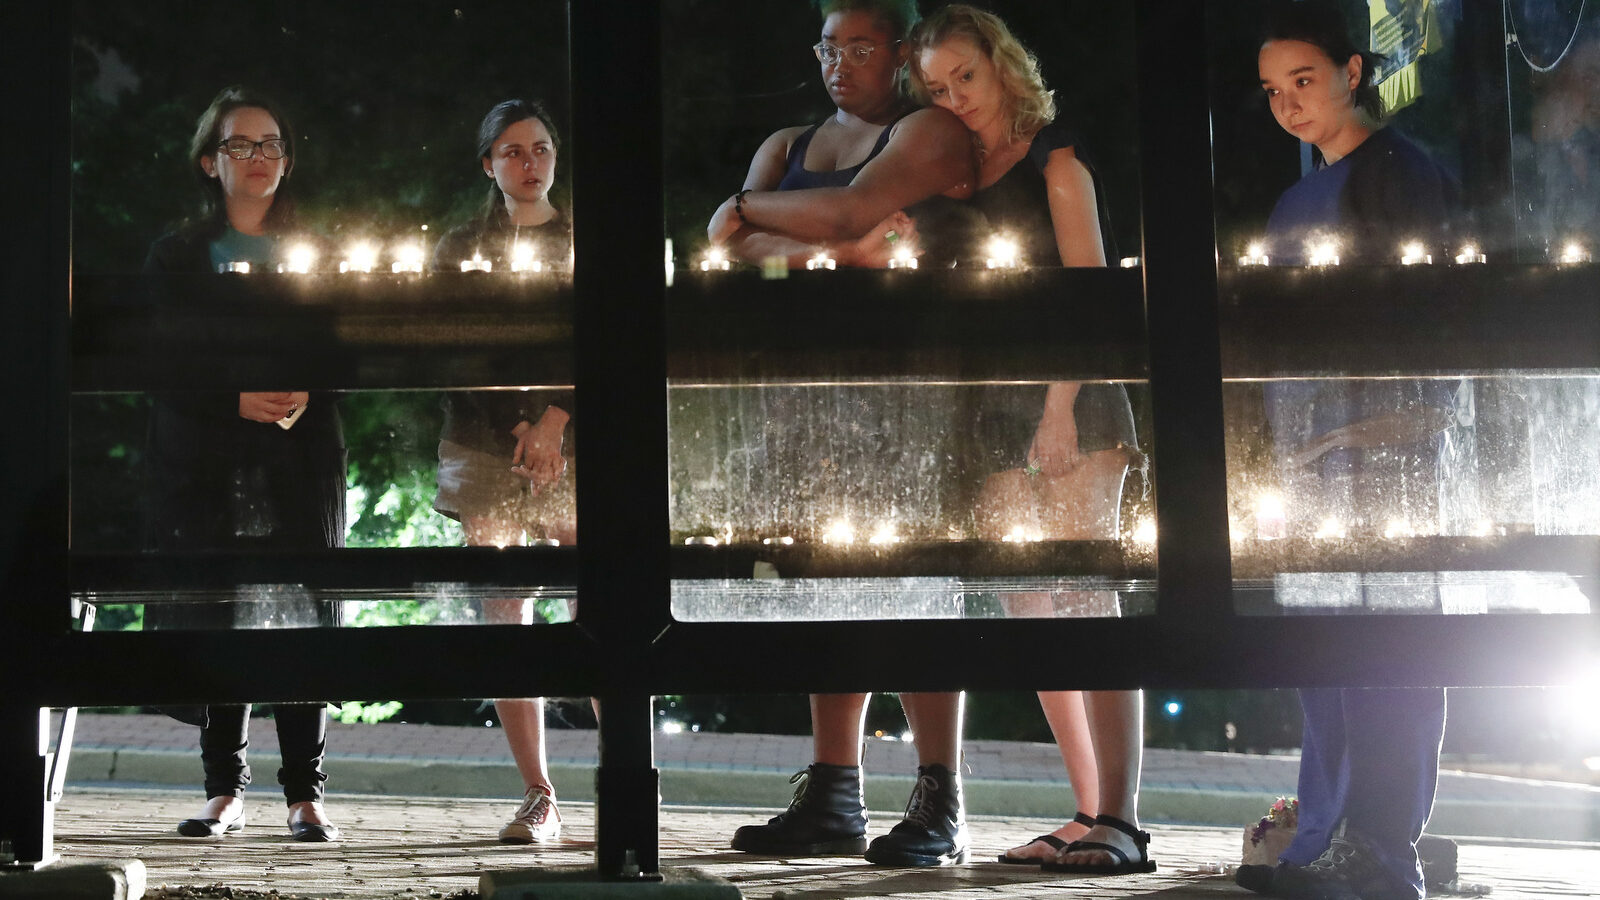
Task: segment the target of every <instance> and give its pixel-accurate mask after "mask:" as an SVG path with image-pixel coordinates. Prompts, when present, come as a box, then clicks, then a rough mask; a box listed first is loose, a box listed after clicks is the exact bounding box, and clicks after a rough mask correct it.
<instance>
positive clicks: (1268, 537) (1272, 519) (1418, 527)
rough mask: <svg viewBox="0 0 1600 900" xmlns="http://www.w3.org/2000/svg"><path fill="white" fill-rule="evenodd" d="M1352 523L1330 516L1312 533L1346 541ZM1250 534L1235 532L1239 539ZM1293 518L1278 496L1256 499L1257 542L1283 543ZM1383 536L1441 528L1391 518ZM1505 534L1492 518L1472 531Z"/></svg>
mask: <svg viewBox="0 0 1600 900" xmlns="http://www.w3.org/2000/svg"><path fill="white" fill-rule="evenodd" d="M1350 530H1351V526H1350V523H1348V522H1346V521H1344V520H1343V519H1341V518H1339V517H1338V516H1326V517H1324V518H1323V519H1322V520H1321V521H1320V522H1318V523H1317V528H1316V530H1315V531H1314V532H1312V535H1311V536H1312V537H1313V538H1316V539H1317V540H1326V541H1342V540H1344V539H1345V538H1347V537H1349V536H1350ZM1244 533H1246V532H1241V530H1240V529H1237V528H1235V529H1234V535H1235V537H1236V538H1238V537H1241V536H1242V535H1243V534H1244ZM1288 533H1289V516H1288V510H1287V508H1286V507H1285V506H1284V502H1283V498H1282V497H1281V496H1279V495H1277V494H1274V493H1265V494H1262V495H1260V496H1259V497H1257V498H1256V505H1255V539H1256V540H1259V541H1275V540H1281V539H1283V538H1285V537H1287V536H1288ZM1381 533H1382V535H1383V537H1384V538H1385V539H1386V540H1396V539H1398V538H1410V537H1419V536H1423V535H1430V534H1437V533H1438V528H1437V527H1435V526H1434V525H1433V524H1432V523H1429V522H1415V521H1412V520H1410V519H1407V518H1404V517H1398V516H1397V517H1391V518H1389V519H1387V520H1385V521H1384V523H1383V529H1382V532H1381ZM1501 533H1504V529H1502V528H1501V527H1499V526H1497V525H1495V523H1493V522H1491V521H1489V520H1488V519H1481V520H1479V521H1478V522H1477V523H1476V524H1475V525H1474V526H1473V527H1472V529H1471V531H1470V532H1469V536H1471V537H1491V536H1493V535H1495V534H1501Z"/></svg>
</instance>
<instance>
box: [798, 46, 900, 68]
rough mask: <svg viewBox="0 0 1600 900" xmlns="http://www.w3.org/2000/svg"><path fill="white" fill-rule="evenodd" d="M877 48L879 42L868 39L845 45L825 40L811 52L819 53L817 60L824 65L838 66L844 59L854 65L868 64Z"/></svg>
mask: <svg viewBox="0 0 1600 900" xmlns="http://www.w3.org/2000/svg"><path fill="white" fill-rule="evenodd" d="M894 43H896V44H898V43H900V42H899V41H895V42H894ZM876 49H878V45H877V44H869V43H867V42H866V41H854V42H852V43H849V44H845V45H844V46H843V47H840V46H839V45H838V44H830V43H828V42H827V41H823V42H821V43H819V44H817V45H816V46H814V47H812V48H811V52H812V53H815V54H816V55H817V62H820V63H822V64H823V65H828V66H836V65H838V64H839V60H841V59H842V60H845V61H846V62H849V63H850V64H851V65H853V66H861V65H866V62H867V60H869V59H871V58H872V51H874V50H876Z"/></svg>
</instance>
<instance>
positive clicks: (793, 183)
mask: <svg viewBox="0 0 1600 900" xmlns="http://www.w3.org/2000/svg"><path fill="white" fill-rule="evenodd" d="M913 112H915V110H906V111H905V112H903V113H901V114H900V115H898V116H896V117H895V120H894V122H890V123H889V124H887V125H885V126H883V131H882V132H880V133H879V134H878V142H877V143H876V144H873V145H872V152H871V153H868V154H867V158H866V159H864V160H862V161H861V162H860V163H859V164H857V165H854V166H851V167H849V168H848V169H835V170H834V171H832V172H813V171H811V170H810V169H808V168H806V150H808V149H809V148H810V147H811V138H812V136H813V135H815V134H816V133H817V129H819V128H821V127H822V125H823V123H822V122H818V123H817V124H815V125H813V126H811V127H810V128H807V129H806V131H805V133H804V134H802V135H800V137H798V138H796V139H795V142H794V145H793V146H791V147H790V148H789V158H788V159H787V160H786V163H787V168H786V169H785V171H784V173H783V180H781V181H779V182H778V190H780V191H803V190H805V189H807V188H820V187H844V186H846V185H848V184H849V183H850V182H852V181H854V180H855V178H856V175H857V174H859V173H860V172H861V170H862V169H864V168H866V166H867V163H869V162H872V160H873V158H874V157H876V156H877V155H878V154H879V153H882V152H883V148H884V147H887V146H888V145H889V131H890V129H892V128H894V126H895V122H899V121H900V120H901V119H903V118H905V117H906V116H909V115H911V113H913Z"/></svg>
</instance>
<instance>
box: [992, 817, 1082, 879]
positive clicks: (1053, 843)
mask: <svg viewBox="0 0 1600 900" xmlns="http://www.w3.org/2000/svg"><path fill="white" fill-rule="evenodd" d="M1072 821H1074V822H1077V823H1078V824H1079V825H1083V826H1086V827H1089V828H1093V827H1094V816H1091V815H1089V814H1088V813H1086V812H1081V811H1080V812H1079V813H1077V814H1076V815H1074V816H1073V817H1072ZM1029 844H1044V845H1045V846H1047V847H1049V848H1050V849H1052V850H1054V851H1056V853H1057V854H1060V853H1061V851H1063V850H1065V849H1067V846H1068V845H1067V842H1066V841H1063V840H1062V839H1061V838H1058V837H1056V836H1055V835H1053V834H1041V835H1039V836H1038V837H1036V838H1034V839H1033V840H1031V841H1029V842H1028V843H1027V844H1023V845H1022V846H1024V847H1026V846H1028V845H1029ZM1000 861H1001V862H1003V863H1011V864H1013V865H1018V866H1034V865H1039V864H1040V862H1041V860H1040V859H1039V857H1037V856H1035V857H1033V858H1031V859H1030V858H1029V857H1026V856H1011V855H1009V854H1008V853H1002V854H1000Z"/></svg>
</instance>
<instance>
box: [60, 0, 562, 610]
mask: <svg viewBox="0 0 1600 900" xmlns="http://www.w3.org/2000/svg"><path fill="white" fill-rule="evenodd" d="M191 13H192V10H190V9H189V7H188V6H187V5H184V4H178V3H164V4H157V5H156V6H154V7H151V6H146V7H142V8H140V9H139V10H137V11H129V10H111V9H102V8H100V7H98V6H90V5H88V4H78V5H76V6H75V8H74V12H73V29H74V43H73V56H74V79H73V85H72V91H73V94H72V96H73V108H72V127H73V148H74V150H73V159H72V178H73V182H72V187H73V197H72V223H73V224H72V240H73V352H74V360H73V367H74V369H73V378H74V389H75V391H76V392H77V393H76V394H75V397H74V401H73V406H72V416H73V421H72V428H73V471H72V478H73V492H72V494H73V498H74V510H73V513H74V515H73V551H74V553H75V554H78V555H79V561H78V564H77V565H76V566H75V570H77V571H80V572H87V573H88V574H86V575H84V577H83V578H82V579H80V581H81V582H82V583H81V584H80V585H79V588H80V590H79V591H78V593H79V595H80V596H83V597H87V598H91V599H93V600H94V601H95V602H96V603H97V604H101V605H109V604H113V603H115V602H132V601H138V602H140V603H144V602H148V604H149V610H148V612H149V613H150V615H149V616H147V617H146V618H145V621H150V622H153V621H157V620H162V619H163V617H166V616H168V611H171V610H179V612H178V613H177V614H176V617H177V619H182V620H185V622H186V623H187V625H188V626H194V627H311V626H318V625H329V624H334V623H343V624H350V625H366V624H395V623H410V622H417V623H421V622H434V621H437V622H460V621H483V620H493V621H517V620H531V621H541V620H543V621H565V620H567V619H569V618H570V615H571V607H572V604H573V593H574V590H573V588H572V587H571V585H572V584H573V583H574V572H573V566H572V565H571V560H572V557H571V554H570V553H566V554H565V555H560V554H556V555H552V554H548V553H546V554H545V557H544V558H549V559H552V560H553V561H554V562H553V563H552V567H551V568H550V570H549V571H550V573H551V574H550V575H549V576H548V577H544V576H538V575H537V573H538V572H542V571H543V570H542V569H538V568H537V567H534V568H532V569H528V570H522V569H518V570H516V572H517V574H516V576H515V577H514V578H513V577H511V576H507V575H504V574H482V573H478V572H474V574H473V576H472V577H474V578H478V577H482V578H483V580H484V581H489V582H493V581H495V580H499V581H501V582H505V581H508V580H510V581H512V583H513V584H516V583H518V582H525V581H527V580H529V579H530V576H529V575H528V574H527V571H533V572H534V573H535V576H532V580H533V581H535V582H536V584H535V586H528V587H515V586H499V587H497V586H494V585H493V584H488V585H485V584H479V583H474V584H472V585H467V584H460V583H457V582H458V581H459V579H460V578H461V577H462V575H461V573H460V567H459V566H457V567H456V568H455V569H454V570H451V569H450V565H449V564H448V563H445V564H442V565H441V566H440V567H439V571H437V572H430V573H428V575H427V576H426V577H425V579H424V577H422V576H419V579H418V582H417V583H415V584H402V585H395V586H394V587H393V588H392V589H381V590H380V589H378V588H376V587H372V586H368V585H362V584H359V583H357V582H359V581H360V578H359V577H351V576H348V575H346V574H343V573H345V572H349V571H360V564H359V563H351V565H352V566H355V567H356V568H355V569H353V570H352V569H342V568H341V567H339V566H333V567H326V570H325V571H324V572H323V573H322V574H320V575H315V577H317V578H320V579H321V581H319V582H317V584H319V585H320V586H319V587H317V588H316V589H315V590H312V589H308V588H306V587H304V586H302V585H299V584H287V585H286V584H278V583H275V582H272V581H271V574H273V573H271V572H269V571H265V570H266V569H267V568H268V567H267V566H266V565H265V564H264V563H261V562H260V561H259V558H261V557H270V556H271V555H273V554H276V553H280V552H296V553H298V552H306V551H310V552H315V551H318V550H324V549H334V548H343V547H350V548H376V547H397V548H421V547H446V546H460V545H462V544H463V543H465V544H470V545H477V546H484V547H497V548H499V547H506V546H514V545H516V546H523V545H526V546H539V547H550V546H554V545H557V544H559V545H563V546H566V545H571V544H573V543H574V530H575V521H574V517H575V502H574V488H573V485H574V484H575V480H576V470H575V462H574V460H573V454H574V452H575V443H574V425H573V422H572V421H571V413H572V412H573V402H572V371H571V357H572V352H571V311H572V278H571V269H572V246H571V224H570V222H571V218H570V212H571V203H570V196H571V191H570V188H569V186H568V179H567V176H566V171H567V166H566V165H565V162H566V160H565V158H564V157H562V156H561V150H562V148H561V143H560V138H561V137H562V136H563V135H564V134H565V132H566V131H567V128H566V121H567V116H566V111H567V107H568V105H569V102H568V96H569V92H568V83H567V82H568V72H567V65H566V60H567V47H566V39H567V38H566V35H567V29H566V27H565V16H566V4H565V3H563V2H556V0H540V2H536V3H533V4H529V3H525V2H518V3H511V2H503V0H495V2H487V3H472V4H459V3H423V4H418V5H414V6H413V7H412V8H409V9H408V10H407V14H406V15H404V16H390V17H385V18H383V19H382V20H381V21H374V20H373V18H372V16H371V14H370V12H367V11H358V10H354V9H346V8H343V7H336V6H326V7H322V6H290V7H274V8H270V9H267V8H252V9H248V10H240V11H237V14H230V15H229V16H228V17H227V18H226V21H224V20H222V19H215V18H206V17H196V16H193V15H192V14H191ZM508 19H514V20H516V21H519V22H523V23H529V24H535V25H537V26H538V27H530V28H527V29H526V30H525V33H524V34H522V35H521V36H520V37H519V40H518V42H517V44H516V45H515V46H514V47H512V46H507V45H505V44H504V41H503V32H504V25H505V22H506V21H507V20H508ZM503 46H504V47H505V49H503V50H502V49H499V48H501V47H503ZM529 60H535V61H537V62H536V64H534V65H530V64H529ZM175 61H181V64H174V63H175ZM463 61H470V64H468V65H464V64H463ZM443 72H449V73H451V74H450V77H449V78H440V77H439V74H440V73H443ZM229 85H234V86H236V87H231V88H230V87H227V86H229ZM238 86H242V87H238ZM219 90H220V91H221V93H219ZM269 97H270V98H271V99H268V98H269ZM508 98H517V99H518V101H519V102H517V103H508V102H505V101H507V100H508ZM208 104H209V106H208ZM486 114H487V115H486ZM197 132H201V133H200V134H197ZM225 140H231V142H232V143H233V144H236V146H224V143H223V142H224V141H225ZM108 147H116V148H119V152H114V153H106V152H105V150H106V148H108ZM130 147H138V148H140V149H139V150H138V152H136V153H133V154H131V155H130V154H128V153H126V152H122V151H123V150H124V148H130ZM130 160H133V162H130ZM130 166H132V169H130ZM132 174H137V177H132V178H130V177H129V176H130V175H132ZM507 385H526V386H527V387H521V388H515V387H505V386H507ZM284 386H299V387H302V388H305V389H306V390H302V391H280V390H263V389H266V388H279V387H284ZM480 386H483V387H480ZM488 386H495V387H488ZM319 388H320V390H318V389H319ZM372 388H428V390H373V389H372ZM274 425H276V426H277V427H274ZM262 429H266V430H265V431H263V430H262ZM534 486H537V487H538V488H539V490H537V491H535V490H533V487H534ZM440 510H445V511H446V512H444V513H443V514H441V512H440ZM150 550H156V551H161V554H160V555H144V556H131V557H130V556H122V557H113V556H110V555H111V554H129V553H136V552H139V551H150ZM166 554H171V555H170V556H167V555H166ZM194 554H200V555H201V556H200V558H201V559H202V560H204V561H205V562H203V563H202V564H201V565H199V566H196V565H194V556H193V555H194ZM112 559H120V560H122V562H121V563H115V562H106V561H107V560H112ZM185 560H188V566H189V569H188V570H185V568H184V561H185ZM217 560H222V562H217ZM253 560H254V561H253ZM219 566H220V567H221V568H222V569H223V570H224V571H222V572H209V573H207V574H206V575H205V577H201V576H200V575H199V574H196V573H202V572H206V570H208V569H216V568H218V567H219ZM313 568H315V566H313ZM368 571H370V572H372V573H374V574H373V581H374V583H385V582H386V581H387V580H392V579H390V578H389V576H390V575H391V571H385V570H382V569H379V568H378V567H376V566H371V567H369V568H368ZM330 573H332V574H330ZM313 574H314V573H313ZM191 576H194V577H191ZM307 577H308V578H311V577H312V576H311V575H308V576H307ZM529 598H532V599H533V600H534V601H535V603H534V604H533V606H536V607H538V608H539V609H540V610H541V612H539V613H537V614H535V613H532V612H524V611H522V610H523V608H524V607H527V608H530V609H531V608H532V607H529V605H528V604H526V603H524V602H523V601H524V600H526V599H529ZM219 601H221V602H219ZM500 607H504V608H505V609H504V611H503V612H504V615H501V614H500V612H496V610H499V609H500ZM185 609H187V610H188V611H183V610H185ZM206 610H209V612H199V613H196V614H194V615H190V613H191V612H195V611H206ZM127 615H128V616H130V617H137V616H138V615H140V612H139V610H137V609H135V610H131V611H129V612H128V613H127ZM169 618H170V617H169ZM186 627H187V626H186Z"/></svg>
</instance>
